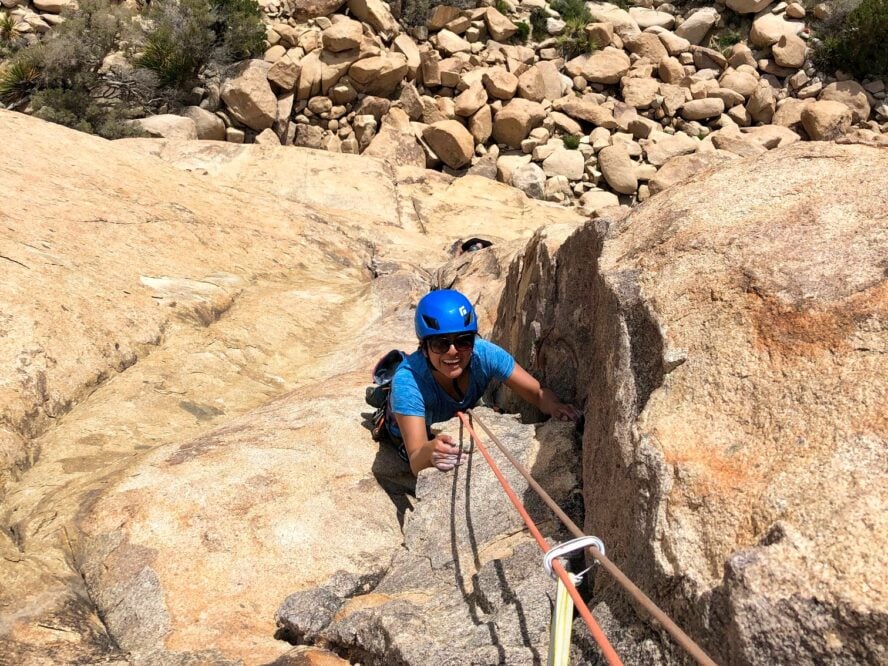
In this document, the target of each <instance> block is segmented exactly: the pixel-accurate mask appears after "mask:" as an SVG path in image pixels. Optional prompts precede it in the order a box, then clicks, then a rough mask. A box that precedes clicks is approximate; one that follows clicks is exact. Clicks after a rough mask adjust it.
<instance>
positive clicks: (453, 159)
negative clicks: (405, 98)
mask: <svg viewBox="0 0 888 666" xmlns="http://www.w3.org/2000/svg"><path fill="white" fill-rule="evenodd" d="M422 138H423V140H424V141H425V142H426V143H428V144H429V148H431V149H432V150H433V151H434V152H435V154H436V155H437V156H438V157H439V158H441V161H442V162H444V164H446V165H447V166H449V167H450V168H451V169H459V168H461V167H464V166H465V165H466V164H468V163H469V162H470V161H471V159H472V155H473V154H474V149H475V141H474V139H472V135H471V134H470V133H469V130H467V129H466V128H465V127H464V126H463V125H462V123H460V122H459V121H456V120H441V121H439V122H437V123H434V124H432V125H429V126H428V127H426V128H425V129H424V130H423V132H422Z"/></svg>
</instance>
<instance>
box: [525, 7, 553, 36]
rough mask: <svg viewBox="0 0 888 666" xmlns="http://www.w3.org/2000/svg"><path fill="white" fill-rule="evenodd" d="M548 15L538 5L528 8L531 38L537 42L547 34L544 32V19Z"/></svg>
mask: <svg viewBox="0 0 888 666" xmlns="http://www.w3.org/2000/svg"><path fill="white" fill-rule="evenodd" d="M548 18H549V15H548V14H546V11H545V10H544V9H542V8H540V7H534V8H533V9H531V10H530V27H531V34H532V35H533V38H534V39H535V40H537V41H538V42H541V41H543V40H544V39H545V38H546V35H547V34H548V33H547V32H546V19H548Z"/></svg>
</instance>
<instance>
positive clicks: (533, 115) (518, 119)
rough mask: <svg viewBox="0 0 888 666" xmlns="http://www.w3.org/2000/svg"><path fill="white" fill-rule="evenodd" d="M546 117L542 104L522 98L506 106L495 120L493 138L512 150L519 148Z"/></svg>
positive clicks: (498, 112) (497, 114)
mask: <svg viewBox="0 0 888 666" xmlns="http://www.w3.org/2000/svg"><path fill="white" fill-rule="evenodd" d="M545 117H546V110H545V109H544V108H543V106H542V105H541V104H538V103H537V102H531V101H530V100H526V99H521V98H520V97H518V98H515V99H513V100H511V101H510V102H509V103H508V104H505V105H504V106H503V108H502V109H500V110H499V111H497V113H496V116H494V119H493V138H494V140H495V141H496V142H497V143H504V144H506V145H507V146H509V147H510V148H518V147H520V145H521V142H522V141H524V139H526V138H527V135H528V134H530V131H531V130H532V129H534V128H536V127H538V126H539V125H540V123H542V122H543V119H544V118H545Z"/></svg>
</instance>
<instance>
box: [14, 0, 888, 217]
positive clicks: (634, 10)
mask: <svg viewBox="0 0 888 666" xmlns="http://www.w3.org/2000/svg"><path fill="white" fill-rule="evenodd" d="M0 1H2V2H18V1H20V0H0ZM44 1H45V0H39V2H44ZM490 1H492V0H482V5H483V3H484V2H490ZM262 4H263V9H264V12H265V16H266V20H267V23H268V26H267V39H268V49H267V51H266V52H265V54H264V58H263V59H254V60H248V61H244V62H240V63H237V64H236V65H234V66H233V67H231V68H230V69H229V70H228V71H226V72H224V73H223V74H220V75H219V76H217V77H213V78H208V80H207V81H205V82H204V84H203V85H202V87H200V88H197V89H195V90H194V91H193V100H192V103H193V105H192V106H188V107H186V108H184V109H183V110H182V111H181V112H180V114H177V115H176V116H172V115H167V114H164V115H160V116H153V117H149V118H146V119H142V120H140V121H138V122H139V123H140V124H141V125H142V127H143V129H145V130H146V131H147V132H148V133H150V134H152V135H156V136H163V137H167V138H174V137H175V138H186V137H187V138H200V139H211V140H224V141H230V142H236V143H240V142H255V143H260V144H273V145H281V144H282V145H295V146H304V147H309V148H315V149H323V150H328V151H333V152H346V153H361V154H363V153H366V154H369V155H373V156H376V157H381V158H386V159H389V160H391V161H393V162H395V163H398V164H415V165H417V166H425V167H428V168H439V169H442V170H445V171H448V172H450V173H455V174H462V173H466V172H468V173H473V174H480V175H483V176H487V177H490V178H495V179H498V180H500V181H503V182H505V183H507V184H511V185H514V186H515V187H518V188H520V189H521V190H523V191H524V192H526V193H527V194H528V195H529V196H531V197H533V198H536V199H545V200H549V201H555V202H562V203H572V202H578V203H580V204H581V205H582V206H583V208H584V209H585V210H586V211H587V212H589V213H590V214H595V213H597V212H599V211H600V210H601V209H603V208H605V207H608V206H613V205H617V204H632V203H635V202H637V201H643V200H644V199H646V198H647V197H649V196H650V195H652V194H654V193H656V192H658V191H660V190H662V189H664V188H665V187H668V186H669V185H670V184H672V183H675V182H678V181H680V180H684V179H685V178H687V177H688V176H689V175H691V174H693V173H694V172H696V171H698V170H701V169H703V168H707V167H710V166H714V165H717V164H719V163H721V162H724V161H726V160H731V159H736V158H738V157H748V156H752V155H756V154H759V153H763V152H765V151H767V150H769V149H772V148H775V147H778V146H782V145H785V144H788V143H792V142H795V141H798V140H800V139H810V140H818V141H821V140H834V139H839V138H841V137H846V136H848V135H849V134H850V135H852V136H853V140H855V141H863V142H867V143H871V144H878V143H884V142H885V141H888V138H886V136H888V103H886V84H885V81H883V80H880V79H873V80H864V81H860V82H858V81H854V80H851V79H850V78H849V77H847V76H845V75H843V74H842V73H841V72H838V73H837V74H836V76H835V77H829V76H826V75H825V74H823V73H820V72H818V71H817V69H816V67H815V66H814V64H813V63H812V62H811V60H810V54H811V49H810V48H809V42H810V40H811V39H812V32H811V25H810V23H811V19H812V17H825V16H827V15H828V13H829V12H830V11H831V10H830V6H829V5H827V4H821V5H817V6H814V7H811V8H808V9H806V8H805V7H804V6H803V5H801V4H799V3H798V2H791V3H788V4H787V3H786V2H779V3H776V4H775V3H774V2H773V1H772V0H726V4H720V3H716V4H714V5H713V6H704V7H693V8H690V9H686V10H684V12H683V11H682V10H679V9H676V7H675V6H673V5H671V4H667V3H661V4H658V5H657V6H656V8H654V7H653V4H654V3H651V2H650V1H649V0H647V1H646V2H643V3H642V4H645V5H649V6H635V7H631V8H629V9H628V10H624V9H621V8H620V7H618V6H616V5H613V4H609V3H605V2H588V3H586V8H587V9H588V11H589V15H590V16H591V21H590V22H589V23H588V24H586V25H585V28H584V30H585V36H586V37H587V38H588V41H589V42H591V43H593V44H594V45H595V46H596V48H595V49H594V50H593V51H591V52H588V53H582V54H581V55H579V56H576V57H571V58H565V57H564V53H565V52H567V51H566V49H565V48H564V46H565V40H568V41H569V39H570V36H569V35H568V36H567V37H565V31H566V30H568V31H569V27H568V26H567V24H566V22H565V21H564V20H562V18H561V17H559V15H558V13H557V12H556V11H554V10H553V9H552V8H551V7H550V6H549V4H548V3H547V2H546V1H545V0H523V1H520V2H519V0H498V2H497V3H496V6H495V7H494V6H479V7H475V8H468V9H463V8H460V7H457V6H451V5H437V6H434V7H433V8H432V9H430V10H429V11H428V12H427V16H426V20H425V22H424V23H422V24H421V25H418V26H412V27H406V22H404V21H399V18H401V11H402V7H401V4H400V3H387V2H384V1H383V0H347V2H343V1H342V0H267V1H266V2H263V3H262ZM461 4H464V3H461ZM416 12H417V10H416V8H412V11H411V12H410V13H411V15H415V14H416ZM404 13H405V14H406V13H407V11H406V10H405V12H404ZM543 19H544V20H543ZM531 25H533V26H535V27H534V28H533V29H531V27H530V26H531ZM543 26H544V27H545V29H543ZM529 31H530V32H529ZM528 32H529V34H528ZM538 32H543V33H544V34H536V33H538ZM736 40H739V41H736ZM729 42H734V43H733V44H729Z"/></svg>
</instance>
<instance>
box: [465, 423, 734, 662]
mask: <svg viewBox="0 0 888 666" xmlns="http://www.w3.org/2000/svg"><path fill="white" fill-rule="evenodd" d="M467 411H468V414H469V416H471V419H472V421H474V422H477V423H478V425H479V426H481V429H482V430H484V432H485V433H486V434H487V436H488V437H490V439H491V440H492V441H493V443H494V444H496V446H497V448H498V449H499V450H500V452H502V454H503V455H504V456H505V457H506V458H507V459H508V461H509V462H510V463H512V465H513V466H514V467H515V469H516V470H518V472H519V473H520V474H521V476H523V477H524V478H525V480H526V481H527V483H528V485H529V486H530V487H531V488H532V489H533V490H534V491H535V492H536V493H537V495H538V496H539V497H540V499H541V500H543V502H544V503H545V504H546V506H548V507H549V508H550V509H551V510H552V512H553V513H554V514H555V515H556V516H558V519H559V520H561V522H562V523H563V524H564V525H565V527H567V529H568V530H569V531H570V532H571V533H572V534H573V535H574V536H576V537H577V538H583V537H587V535H586V534H583V532H582V531H581V530H580V528H579V527H577V526H576V524H575V523H574V522H573V521H572V520H571V519H570V518H569V517H568V516H567V514H565V513H564V511H562V510H561V507H559V506H558V504H556V503H555V501H554V500H553V499H552V498H551V497H550V496H549V494H548V493H546V491H545V490H543V488H542V486H540V484H539V483H537V482H536V480H535V479H534V478H533V477H532V476H531V475H530V472H528V471H527V469H526V468H525V467H524V466H523V465H522V464H521V463H520V462H519V461H518V460H517V459H516V458H515V457H514V456H513V455H512V454H511V453H510V452H509V451H508V450H507V449H506V447H505V446H504V445H503V443H502V442H501V441H500V440H499V438H497V436H496V435H494V434H493V432H491V430H490V428H488V427H487V426H486V425H485V424H484V422H483V421H482V420H481V419H479V418H478V416H477V415H475V414H474V413H473V412H472V410H467ZM457 415H458V416H459V418H460V420H461V421H462V423H463V425H464V426H465V427H466V430H467V431H468V432H469V435H470V436H471V438H472V441H473V442H474V443H475V445H476V446H477V447H478V450H479V451H481V453H482V455H483V456H484V459H485V460H486V461H487V464H488V465H490V468H491V470H492V471H493V473H494V475H496V477H497V479H498V480H499V482H500V485H502V487H503V490H504V491H505V492H506V495H508V496H509V499H510V500H511V501H512V504H513V505H514V506H515V508H516V509H517V510H518V513H519V514H521V517H522V518H523V519H524V522H525V524H526V525H527V527H528V529H529V530H530V532H531V534H533V536H534V538H535V539H536V541H537V543H538V544H539V545H540V548H542V549H543V552H544V553H548V551H549V550H550V549H549V546H548V544H547V543H546V540H545V538H543V536H542V535H541V534H540V533H539V530H538V529H537V528H536V525H535V524H534V523H533V520H532V519H531V518H530V515H529V514H528V513H527V510H526V509H524V506H523V505H522V504H521V502H520V500H519V499H518V497H517V495H515V492H514V491H513V490H512V488H511V486H509V484H508V482H507V481H506V480H505V478H504V477H503V476H502V473H501V472H500V471H499V468H498V467H497V466H496V463H495V462H494V461H493V458H491V457H490V454H489V453H488V452H487V449H486V448H485V447H484V445H483V444H482V443H481V440H480V439H479V438H478V436H477V435H476V434H475V431H474V430H473V429H472V425H471V422H470V421H469V418H468V417H467V416H466V414H464V413H462V412H459V413H458V414H457ZM568 543H570V542H568ZM601 545H602V548H601V549H599V548H598V547H597V544H592V545H590V546H583V547H584V548H585V551H586V553H588V554H589V555H590V556H591V557H592V558H593V559H594V560H595V561H596V562H598V563H599V564H601V566H602V567H603V568H604V569H605V570H606V571H607V572H608V573H609V574H610V575H611V576H612V577H613V578H614V579H615V580H616V581H617V582H618V583H619V584H620V585H621V586H622V587H623V588H624V589H625V590H626V591H627V592H628V593H629V594H630V595H631V596H632V598H633V599H635V601H637V602H638V603H639V604H640V605H641V606H642V607H643V608H644V609H645V610H646V611H647V612H648V613H649V614H650V615H651V617H652V618H654V619H655V620H656V621H657V622H658V623H659V624H660V625H661V626H662V627H663V628H664V629H666V631H668V632H669V634H670V635H671V636H672V637H673V638H674V639H675V641H676V642H677V643H678V644H679V645H680V646H681V647H682V648H684V650H685V651H686V652H687V653H688V654H689V655H690V656H691V657H693V658H694V659H695V660H696V661H697V663H699V664H703V665H704V666H716V664H715V662H714V661H713V660H712V659H711V658H710V657H709V656H708V655H707V654H706V653H705V652H704V651H703V649H702V648H701V647H700V646H699V645H697V644H696V643H695V642H694V641H693V640H692V639H691V637H690V636H688V635H687V634H686V633H685V632H684V631H682V630H681V628H680V627H679V626H678V625H677V624H675V622H673V620H672V619H671V618H670V617H669V616H668V615H666V613H664V612H663V611H662V610H660V608H659V607H658V606H657V605H656V604H655V603H654V602H653V601H651V599H650V598H649V597H648V596H647V595H646V594H645V593H644V592H642V591H641V590H640V589H638V587H637V586H636V585H635V583H633V582H632V581H631V580H629V578H628V577H627V576H626V574H624V573H623V572H622V571H620V569H619V568H617V566H616V565H615V564H614V563H613V562H611V561H610V560H609V559H608V558H607V556H606V555H605V554H604V547H603V544H601ZM557 557H558V556H557V555H553V556H552V558H551V569H552V571H553V572H554V573H555V574H556V575H557V576H558V579H559V581H560V582H561V583H563V584H564V587H565V589H566V591H567V593H568V594H569V595H570V598H571V599H572V600H573V602H574V604H576V609H577V611H578V612H579V613H580V615H581V616H582V618H583V619H584V620H585V621H586V626H587V627H589V631H590V632H591V633H592V637H593V638H594V639H595V642H596V643H598V646H599V647H600V648H601V651H602V653H603V654H604V657H605V659H606V660H607V661H608V663H610V664H619V663H620V658H619V657H618V656H617V655H616V653H615V652H614V651H613V648H612V647H611V645H610V643H609V642H608V640H607V637H605V636H604V633H603V632H602V631H601V628H600V627H599V626H598V624H597V623H596V622H595V618H593V617H592V613H591V612H590V611H589V608H588V606H586V603H585V602H584V601H583V599H582V597H580V594H579V592H577V589H576V587H575V586H574V584H573V583H572V582H571V580H570V577H569V574H568V573H567V571H566V570H565V569H564V566H563V565H562V564H561V563H560V562H559V561H558V560H557ZM562 574H563V575H562ZM556 606H557V598H556ZM593 627H594V629H593Z"/></svg>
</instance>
